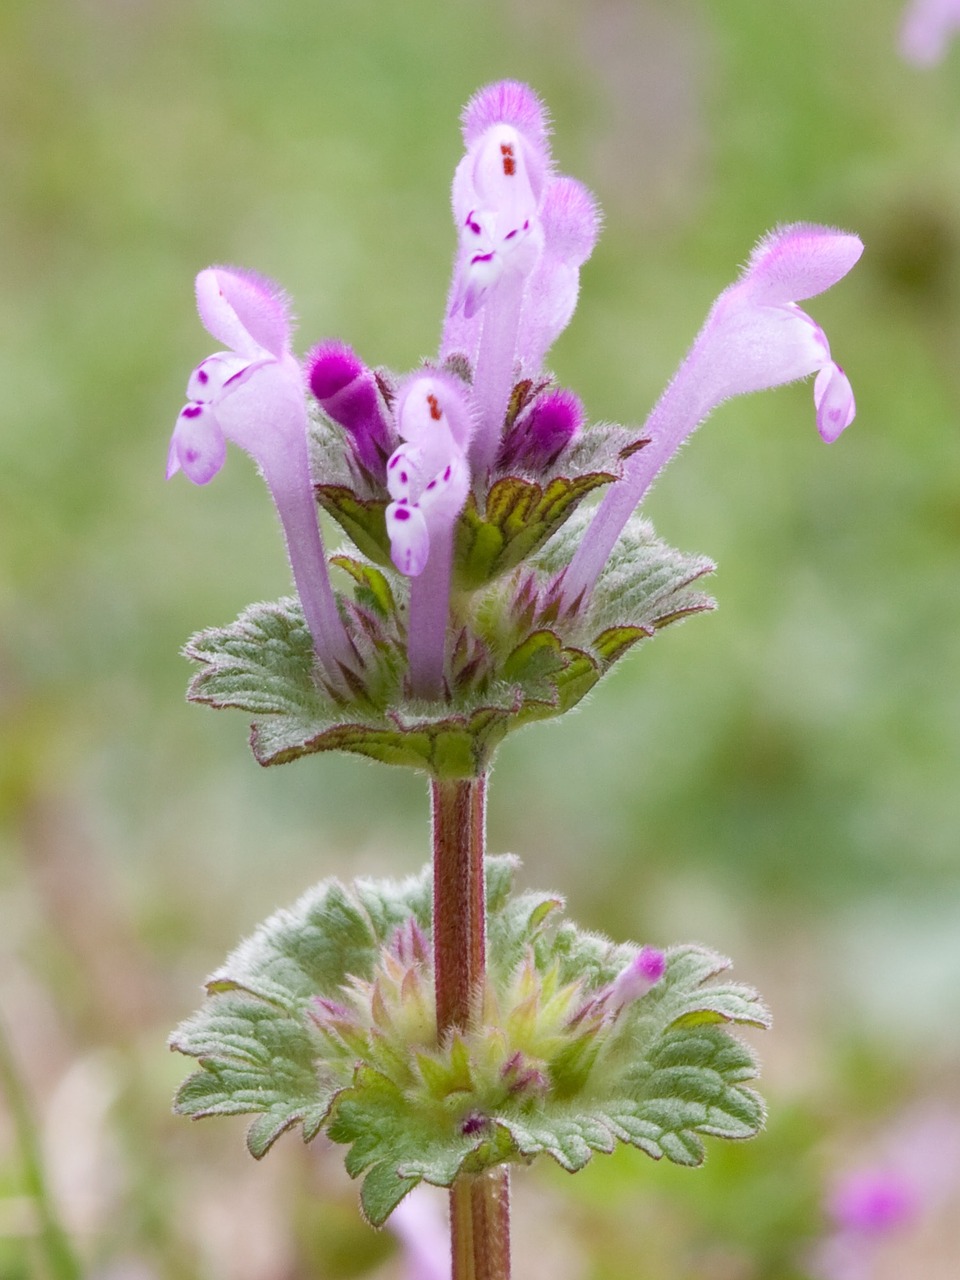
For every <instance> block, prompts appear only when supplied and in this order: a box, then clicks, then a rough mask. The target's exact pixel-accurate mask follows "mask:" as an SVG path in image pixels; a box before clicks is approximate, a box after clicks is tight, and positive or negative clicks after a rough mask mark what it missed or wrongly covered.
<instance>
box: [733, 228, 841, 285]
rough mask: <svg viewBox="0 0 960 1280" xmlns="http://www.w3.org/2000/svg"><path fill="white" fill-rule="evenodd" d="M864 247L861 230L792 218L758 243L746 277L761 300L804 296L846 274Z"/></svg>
mask: <svg viewBox="0 0 960 1280" xmlns="http://www.w3.org/2000/svg"><path fill="white" fill-rule="evenodd" d="M862 253H863V241H862V240H861V239H860V237H859V236H855V235H851V234H850V233H849V232H846V231H837V230H835V229H834V228H833V227H821V226H818V225H816V224H815V223H809V222H794V223H792V224H790V225H789V226H786V227H777V228H776V229H775V230H773V231H771V232H769V233H768V234H767V235H765V236H764V237H763V239H762V240H761V241H760V242H759V243H758V244H757V246H756V248H755V249H754V251H753V253H752V254H751V255H750V261H749V262H748V263H747V267H746V270H745V271H744V273H743V276H742V283H743V285H744V286H746V287H747V288H748V289H749V293H750V296H751V298H752V300H753V301H754V302H757V303H759V304H760V305H762V306H782V305H783V304H784V303H788V302H802V301H803V300H804V299H806V298H813V297H816V295H817V294H818V293H823V292H824V291H825V290H826V289H829V288H831V287H832V286H833V285H835V284H836V283H837V281H838V280H842V279H843V277H844V276H845V275H846V274H847V272H848V271H849V270H850V269H851V268H852V267H853V266H854V265H855V264H856V263H857V261H858V259H859V258H860V255H861V254H862Z"/></svg>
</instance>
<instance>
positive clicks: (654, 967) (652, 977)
mask: <svg viewBox="0 0 960 1280" xmlns="http://www.w3.org/2000/svg"><path fill="white" fill-rule="evenodd" d="M633 963H634V966H635V968H636V970H637V973H638V974H639V975H640V976H641V977H642V978H644V979H645V980H646V981H647V982H650V983H657V982H659V981H660V979H661V978H662V977H663V975H664V974H665V973H666V971H667V957H666V955H665V954H664V952H662V951H659V950H658V949H657V948H656V947H641V948H640V952H639V954H638V955H637V958H636V960H634V962H633Z"/></svg>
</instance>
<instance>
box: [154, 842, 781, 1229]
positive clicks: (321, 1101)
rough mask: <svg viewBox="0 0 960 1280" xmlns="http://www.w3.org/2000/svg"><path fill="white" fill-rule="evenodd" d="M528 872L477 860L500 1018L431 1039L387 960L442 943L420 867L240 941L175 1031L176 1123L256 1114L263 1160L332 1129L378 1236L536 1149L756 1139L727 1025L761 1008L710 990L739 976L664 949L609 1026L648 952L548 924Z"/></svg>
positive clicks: (395, 961) (314, 901)
mask: <svg viewBox="0 0 960 1280" xmlns="http://www.w3.org/2000/svg"><path fill="white" fill-rule="evenodd" d="M516 869H517V861H516V859H514V858H511V857H503V858H496V859H489V860H488V861H487V864H486V868H485V870H486V880H487V892H488V898H487V903H488V920H487V943H488V952H489V957H490V960H489V967H488V976H489V982H490V984H491V988H490V991H489V992H488V996H489V999H487V1001H486V1003H485V1008H486V1009H487V1010H488V1014H487V1016H488V1017H490V1018H492V1019H494V1023H495V1024H494V1025H490V1026H487V1025H482V1024H481V1025H478V1026H471V1027H467V1028H463V1029H460V1030H458V1031H457V1032H456V1034H453V1035H451V1036H448V1037H445V1038H444V1040H443V1042H442V1043H441V1044H439V1045H434V1043H433V1033H432V1030H431V1024H430V1023H429V1021H428V1022H427V1023H426V1024H424V1020H423V1013H422V1003H421V1002H422V1000H423V992H424V991H426V992H428V993H429V991H430V983H431V980H432V976H431V974H430V972H429V966H427V968H426V969H423V968H421V967H416V966H422V965H423V963H424V962H423V960H422V959H421V960H418V961H416V962H415V967H414V968H413V969H407V970H404V968H403V964H401V962H400V959H399V957H400V955H401V952H400V951H399V950H391V951H390V952H389V955H388V958H387V960H385V959H384V956H383V948H384V946H385V945H386V944H389V943H391V940H392V939H393V938H394V935H395V934H396V931H397V930H398V928H401V927H402V926H405V925H406V923H407V922H408V921H409V920H410V919H411V917H412V918H413V919H414V920H415V921H416V922H417V924H418V925H419V926H420V928H421V929H422V930H424V931H425V932H427V933H429V928H430V912H431V896H432V895H431V877H430V871H429V869H426V870H425V871H424V872H423V873H421V875H419V876H417V877H414V878H411V879H408V880H404V881H400V882H391V881H383V882H381V881H372V880H358V881H357V882H356V883H354V884H353V885H350V886H344V885H342V884H340V883H339V882H337V881H326V882H324V883H323V884H321V885H318V886H317V887H316V888H314V889H312V890H310V891H309V892H308V893H306V894H304V895H303V897H302V898H301V899H300V900H299V901H298V902H297V903H295V904H294V906H293V907H292V908H290V909H289V910H282V911H278V912H276V913H275V914H274V915H273V916H271V917H270V919H269V920H268V921H266V923H265V924H263V925H262V926H260V927H259V928H258V929H257V930H256V931H255V933H254V934H253V936H252V937H251V938H250V939H248V940H247V941H246V942H244V943H242V944H241V945H240V946H239V947H238V948H237V949H236V950H235V951H234V952H233V953H232V955H231V956H230V957H229V958H228V959H227V961H226V963H225V964H224V965H223V966H222V968H220V969H219V970H217V972H216V973H215V974H214V975H213V977H212V978H211V979H210V981H209V982H208V984H207V990H208V997H207V1000H206V1002H205V1004H204V1006H203V1008H202V1009H201V1010H200V1011H199V1012H198V1013H196V1014H194V1015H193V1017H192V1018H189V1019H188V1020H187V1021H186V1022H184V1023H183V1025H182V1026H181V1027H179V1028H178V1030H177V1031H176V1032H175V1033H174V1036H173V1037H172V1039H171V1045H172V1047H173V1048H175V1049H177V1050H179V1051H180V1052H182V1053H184V1054H188V1055H190V1056H192V1057H194V1058H196V1059H197V1061H198V1065H199V1069H198V1070H197V1071H195V1072H194V1073H193V1074H192V1075H191V1076H190V1077H189V1078H188V1079H187V1080H186V1081H185V1082H184V1084H183V1085H182V1086H181V1088H180V1090H179V1092H178V1095H177V1098H176V1104H175V1105H176V1109H177V1110H178V1111H180V1112H181V1113H183V1114H186V1115H190V1116H193V1117H196V1118H199V1117H203V1116H210V1115H236V1114H241V1113H250V1114H252V1115H253V1116H254V1117H255V1119H254V1122H253V1124H252V1126H251V1128H250V1131H249V1134H248V1140H247V1141H248V1146H249V1149H250V1151H251V1152H252V1153H253V1154H254V1155H255V1156H256V1157H258V1158H259V1157H260V1156H262V1155H263V1154H264V1152H266V1151H267V1150H268V1149H269V1147H270V1146H271V1145H272V1144H273V1142H275V1141H276V1139H277V1137H278V1136H279V1135H280V1134H281V1133H283V1132H284V1131H286V1130H287V1129H290V1128H293V1127H295V1126H297V1125H300V1126H301V1127H302V1130H303V1136H304V1139H305V1140H307V1141H309V1140H310V1139H312V1138H313V1137H314V1136H315V1135H316V1134H317V1133H318V1132H319V1131H320V1130H321V1129H325V1130H326V1132H327V1134H328V1136H329V1137H330V1138H331V1139H332V1140H333V1141H335V1142H339V1143H342V1144H344V1145H345V1146H346V1147H347V1152H346V1156H345V1164H346V1168H347V1172H348V1173H349V1174H350V1176H351V1177H354V1178H363V1185H362V1191H361V1200H362V1206H363V1211H364V1213H365V1215H366V1216H367V1218H368V1219H369V1221H371V1222H372V1223H374V1224H375V1225H380V1224H381V1223H382V1222H383V1221H385V1219H386V1217H387V1216H388V1215H389V1213H390V1212H391V1211H392V1209H393V1208H394V1207H395V1206H396V1204H397V1203H399V1201H400V1200H401V1199H402V1198H403V1196H404V1195H406V1194H407V1192H408V1191H409V1190H410V1189H411V1188H412V1187H414V1186H415V1185H416V1184H417V1183H418V1182H420V1181H427V1182H430V1183H433V1184H434V1185H437V1186H449V1185H451V1183H452V1182H453V1180H454V1179H455V1178H456V1177H457V1176H458V1174H459V1173H461V1172H474V1173H476V1172H481V1171H482V1170H484V1169H486V1168H490V1167H491V1166H493V1165H495V1164H498V1163H502V1162H504V1161H510V1160H530V1159H533V1158H534V1157H536V1156H537V1155H540V1154H547V1155H549V1156H550V1157H551V1158H552V1159H554V1160H555V1161H557V1162H558V1163H559V1164H560V1165H562V1166H563V1168H565V1169H568V1170H571V1171H574V1170H577V1169H580V1168H582V1167H583V1166H584V1165H585V1164H586V1163H587V1162H588V1161H589V1160H590V1159H591V1158H592V1157H593V1155H594V1154H595V1153H597V1152H609V1151H611V1150H612V1149H613V1148H614V1146H615V1145H616V1144H617V1143H618V1142H620V1143H628V1144H630V1145H633V1146H635V1147H637V1148H639V1149H640V1150H642V1151H645V1152H646V1153H647V1154H648V1155H650V1156H652V1157H654V1158H655V1159H661V1158H666V1159H668V1160H671V1161H673V1162H675V1163H678V1164H697V1163H699V1162H700V1160H702V1158H703V1152H704V1139H705V1138H706V1137H710V1136H712V1137H720V1138H728V1139H742V1138H747V1137H750V1136H751V1135H753V1134H754V1133H756V1132H757V1130H758V1129H759V1127H760V1126H761V1124H762V1122H763V1105H762V1103H761V1101H760V1099H759V1098H758V1097H757V1095H756V1094H755V1093H754V1092H753V1091H752V1089H751V1088H750V1087H749V1083H750V1081H752V1079H753V1078H754V1076H755V1074H756V1063H755V1061H754V1058H753V1055H752V1053H751V1051H750V1049H749V1048H748V1047H747V1046H746V1045H744V1044H742V1043H741V1042H740V1041H739V1040H737V1039H735V1038H734V1037H733V1036H731V1035H730V1034H729V1031H728V1030H727V1028H728V1027H729V1026H732V1025H739V1024H743V1023H751V1024H753V1025H757V1026H764V1025H766V1023H767V1014H766V1011H765V1010H764V1008H763V1006H762V1004H761V1003H760V1001H759V998H758V997H757V995H756V993H755V992H753V991H752V990H750V989H749V988H747V987H744V986H742V985H739V984H736V983H731V982H728V981H723V980H721V981H717V979H718V978H722V975H723V974H724V972H725V970H726V969H727V968H728V966H729V962H728V961H726V960H724V959H723V957H720V956H717V955H714V954H713V953H712V952H709V951H706V950H705V949H703V948H701V947H695V946H685V947H676V948H673V949H671V950H669V951H668V952H667V955H666V960H667V963H666V971H665V974H664V977H663V979H662V981H661V982H659V983H658V984H657V985H656V986H655V987H654V988H653V989H652V990H651V991H649V992H648V993H647V994H646V995H644V996H643V997H642V998H641V999H638V1000H635V1001H634V1002H632V1003H631V1004H629V1005H627V1006H624V1007H623V1008H622V1009H620V1010H619V1011H618V1012H617V1013H616V1016H610V1012H609V1010H607V1011H606V1012H604V1010H605V1006H604V1003H603V1001H604V993H605V991H606V989H607V988H608V986H609V984H610V983H611V982H612V981H613V979H614V978H615V977H616V976H617V974H618V973H620V972H621V971H622V970H623V968H624V967H625V966H626V965H627V964H629V963H631V961H632V960H633V959H634V957H635V956H636V954H637V951H638V947H637V946H636V945H635V944H632V943H625V944H619V945H618V944H614V943H612V942H610V941H609V940H608V939H606V938H603V937H602V936H600V935H598V934H595V933H589V932H586V931H584V930H581V929H579V928H578V927H577V926H576V925H574V924H572V923H570V922H557V917H558V915H559V912H560V909H561V907H562V901H561V900H560V899H559V898H558V897H557V896H556V895H553V894H547V893H538V892H533V891H523V892H516V891H514V889H513V881H514V878H515V873H516ZM402 936H406V935H402ZM393 945H394V947H396V946H397V945H398V944H396V943H394V944H393ZM388 961H389V963H388ZM404 963H407V962H404ZM398 965H400V968H399V970H398V968H397V966H398ZM391 966H392V967H391ZM391 975H392V977H391ZM391 982H392V984H393V986H392V987H391V985H390V984H391ZM365 984H369V985H365ZM351 992H352V993H353V994H352V995H351V994H350V993H351ZM391 992H392V994H391ZM318 997H323V998H324V1000H325V1001H326V1003H324V1004H318V1003H317V998H318ZM428 998H429V996H428ZM351 999H354V1000H359V1001H360V1002H361V1003H360V1004H359V1005H357V1004H354V1005H353V1006H352V1012H351V1008H349V1007H347V1005H345V1004H343V1003H342V1002H343V1001H350V1000H351ZM391 1001H392V1003H391ZM404 1001H407V1002H408V1003H406V1004H404ZM364 1002H369V1004H364ZM405 1010H406V1012H404V1011H405ZM497 1011H499V1013H498V1012H497ZM574 1015H576V1016H574ZM425 1025H426V1028H427V1035H426V1038H425V1037H424V1026H425ZM404 1028H409V1030H404ZM405 1036H406V1037H407V1038H406V1039H405V1038H404V1037H405ZM511 1037H514V1038H511Z"/></svg>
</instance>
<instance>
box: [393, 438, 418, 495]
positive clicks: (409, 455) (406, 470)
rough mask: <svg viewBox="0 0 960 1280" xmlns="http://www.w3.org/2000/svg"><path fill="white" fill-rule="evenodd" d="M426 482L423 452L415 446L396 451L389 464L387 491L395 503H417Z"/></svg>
mask: <svg viewBox="0 0 960 1280" xmlns="http://www.w3.org/2000/svg"><path fill="white" fill-rule="evenodd" d="M424 481H425V476H424V471H423V451H422V450H421V449H418V448H417V446H416V445H414V444H403V445H401V446H400V448H399V449H395V450H394V451H393V453H392V454H391V455H390V461H389V462H388V463H387V489H388V491H389V493H390V497H391V498H393V499H394V501H395V502H401V501H403V499H404V498H405V499H406V500H407V501H408V502H415V501H416V500H417V498H418V497H419V496H420V492H421V490H422V489H423V486H424Z"/></svg>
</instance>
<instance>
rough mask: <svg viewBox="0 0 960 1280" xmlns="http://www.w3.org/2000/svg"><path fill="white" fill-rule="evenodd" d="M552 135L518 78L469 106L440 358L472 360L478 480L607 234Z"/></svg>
mask: <svg viewBox="0 0 960 1280" xmlns="http://www.w3.org/2000/svg"><path fill="white" fill-rule="evenodd" d="M547 133H548V129H547V120H546V113H545V111H544V108H543V106H542V104H541V102H540V100H539V99H538V98H537V96H536V94H534V92H533V91H532V90H531V89H529V88H528V87H527V86H526V85H523V84H518V83H516V82H515V81H511V80H505V81H501V82H500V83H498V84H493V85H489V86H488V87H487V88H485V89H482V90H480V92H479V93H477V94H476V95H475V96H474V97H473V98H472V99H471V100H470V102H469V103H468V104H467V106H466V108H465V110H464V113H463V137H464V142H465V143H466V147H467V152H466V155H465V156H464V157H463V159H462V160H461V162H460V164H459V166H458V168H457V171H456V174H455V176H454V180H453V212H454V219H455V221H456V224H457V228H458V232H459V235H460V248H459V252H458V256H457V261H456V265H455V269H454V278H453V283H452V286H451V290H450V299H449V303H448V308H447V318H446V322H445V324H444V331H443V338H442V341H441V350H440V354H441V358H445V357H447V356H449V355H452V354H455V353H457V354H461V355H464V356H466V357H467V359H468V360H469V361H470V364H471V366H472V369H473V393H472V394H473V401H474V405H475V409H476V417H477V431H476V433H475V435H474V439H473V442H472V445H471V452H470V460H471V468H472V471H473V474H474V476H475V477H476V478H477V480H478V481H480V482H481V483H482V482H483V480H484V478H485V477H486V475H487V473H488V472H489V470H490V467H491V466H492V465H493V462H494V460H495V458H496V456H497V452H498V449H499V446H500V437H501V434H502V432H503V425H504V417H505V414H506V410H507V404H508V402H509V399H510V393H511V390H512V388H513V384H514V380H515V375H516V371H517V367H518V366H519V367H520V369H521V370H522V371H524V372H525V373H528V374H533V373H535V372H537V371H538V370H539V367H540V363H541V361H542V359H543V356H544V354H545V353H546V350H547V348H548V347H549V346H550V344H551V343H552V342H553V341H554V339H555V338H556V337H557V335H558V334H559V333H560V332H561V330H562V329H563V328H564V327H565V325H566V324H567V323H568V321H569V320H570V317H571V315H572V314H573V309H574V307H575V306H576V299H577V291H578V288H579V269H580V266H581V265H582V263H583V262H584V261H585V260H586V259H587V258H588V257H589V256H590V253H591V251H592V249H593V245H594V243H595V241H596V237H597V232H598V229H599V215H598V213H597V209H596V205H595V203H594V200H593V197H592V196H591V195H590V193H589V192H588V191H587V190H586V188H584V187H582V186H581V185H580V183H578V182H575V181H574V179H572V178H563V177H555V176H554V174H553V170H552V164H553V162H552V159H551V156H550V151H549V147H548V144H547Z"/></svg>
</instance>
